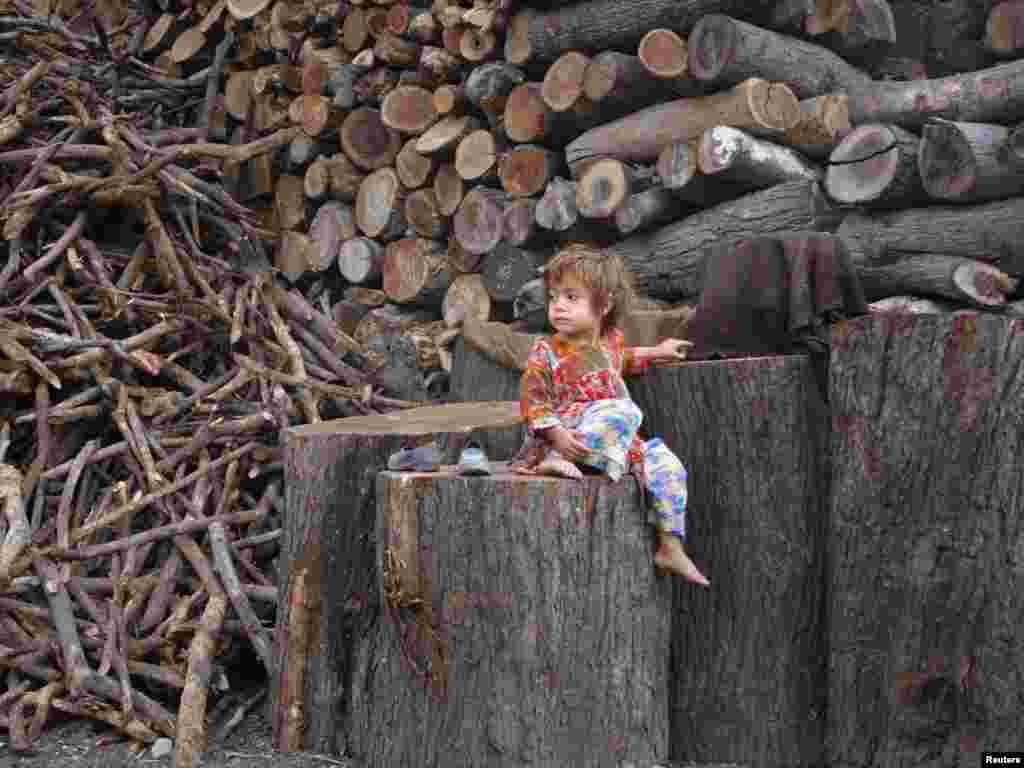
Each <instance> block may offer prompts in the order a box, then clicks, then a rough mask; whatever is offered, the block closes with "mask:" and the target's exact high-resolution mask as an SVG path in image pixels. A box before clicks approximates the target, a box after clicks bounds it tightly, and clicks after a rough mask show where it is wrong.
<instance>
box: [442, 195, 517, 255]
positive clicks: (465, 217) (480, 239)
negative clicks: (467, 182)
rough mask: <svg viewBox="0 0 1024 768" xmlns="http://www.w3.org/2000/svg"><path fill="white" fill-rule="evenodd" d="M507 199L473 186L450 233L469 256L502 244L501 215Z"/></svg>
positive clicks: (458, 212) (485, 251)
mask: <svg viewBox="0 0 1024 768" xmlns="http://www.w3.org/2000/svg"><path fill="white" fill-rule="evenodd" d="M507 201H508V196H507V195H506V194H505V193H504V192H500V191H498V190H495V189H490V188H488V187H474V188H473V189H472V190H470V192H469V194H467V195H466V196H465V197H464V198H463V199H462V203H461V204H460V205H459V210H458V211H456V213H455V217H454V218H453V219H452V232H453V233H454V235H455V238H456V239H457V240H458V241H459V244H460V245H461V246H462V247H463V248H465V249H466V250H467V251H469V252H470V253H476V254H484V253H488V252H489V251H491V250H493V249H494V247H495V246H496V245H497V244H498V243H499V242H501V232H502V214H503V213H504V209H505V204H506V202H507Z"/></svg>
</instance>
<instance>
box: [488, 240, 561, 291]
mask: <svg viewBox="0 0 1024 768" xmlns="http://www.w3.org/2000/svg"><path fill="white" fill-rule="evenodd" d="M546 257H547V254H546V253H545V252H543V251H527V250H524V249H522V248H517V247H515V246H512V245H509V244H508V243H501V244H500V245H499V246H498V247H497V248H495V249H494V250H493V251H491V252H490V253H489V254H487V255H486V256H485V257H484V259H483V261H482V262H481V264H480V278H481V279H482V280H483V283H484V287H485V288H486V289H487V293H489V294H490V296H491V298H492V299H494V300H495V301H496V302H499V303H505V302H511V301H514V300H515V298H516V295H517V294H518V293H519V289H520V288H522V287H523V286H524V285H525V284H526V283H528V282H529V281H530V280H533V279H534V278H536V277H537V269H538V268H539V267H542V266H544V262H545V261H546V260H547V259H546Z"/></svg>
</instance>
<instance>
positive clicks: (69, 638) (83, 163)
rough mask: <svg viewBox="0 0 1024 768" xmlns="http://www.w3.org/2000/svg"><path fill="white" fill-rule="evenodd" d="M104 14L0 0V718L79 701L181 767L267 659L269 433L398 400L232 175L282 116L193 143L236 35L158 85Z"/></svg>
mask: <svg viewBox="0 0 1024 768" xmlns="http://www.w3.org/2000/svg"><path fill="white" fill-rule="evenodd" d="M102 6H103V3H102V2H100V3H91V4H87V3H83V4H82V6H81V9H80V10H79V12H78V13H77V14H76V15H75V16H73V17H72V18H61V16H59V15H51V16H46V15H45V14H40V9H38V8H34V7H32V6H31V5H29V4H28V3H25V2H22V1H21V0H15V2H14V3H0V61H3V62H5V63H3V64H0V82H5V83H11V85H9V86H8V87H6V88H5V89H3V90H0V220H2V225H3V240H2V242H0V266H2V268H0V506H2V509H3V515H2V522H0V540H2V543H0V667H2V668H3V670H4V672H5V675H6V678H5V685H4V687H3V689H2V691H0V726H2V727H4V728H7V729H9V732H10V744H11V746H12V747H13V748H14V749H16V750H25V749H28V748H30V746H31V744H32V741H33V739H34V738H36V737H37V736H38V735H39V733H40V732H41V730H42V729H43V728H44V727H46V725H47V723H48V722H50V721H51V719H52V718H53V717H55V716H56V715H57V714H58V713H63V714H66V715H72V716H77V717H86V718H91V719H94V720H98V721H102V722H104V723H107V724H109V725H110V726H112V727H113V728H114V729H116V730H117V731H119V732H120V733H122V734H125V735H126V736H128V737H130V738H131V739H133V740H135V741H136V742H138V743H139V744H146V743H150V742H153V741H154V740H156V739H158V738H160V737H162V736H163V737H169V738H173V739H175V742H176V746H175V750H176V755H175V757H176V764H178V765H189V764H193V763H195V762H196V761H197V760H198V759H199V757H200V756H201V754H202V752H203V749H204V747H205V741H206V738H207V736H206V732H207V726H206V723H207V721H208V720H212V714H213V713H212V712H211V711H210V710H211V709H212V708H208V706H207V699H208V696H209V695H210V694H209V691H210V690H213V691H224V690H225V689H228V688H230V686H231V681H230V680H229V679H228V676H227V675H226V674H225V672H226V671H230V664H231V662H232V660H236V661H237V660H238V659H239V658H242V657H247V656H248V657H252V656H255V657H256V658H258V660H259V663H261V664H262V665H263V666H264V667H265V668H266V669H267V670H269V668H270V664H271V658H272V653H271V644H272V638H271V633H270V631H269V628H270V627H272V626H273V621H274V614H275V608H276V603H277V591H276V587H275V585H276V583H277V574H276V572H275V562H276V558H277V550H278V547H279V544H278V540H279V536H280V514H281V509H282V464H281V436H282V434H283V429H284V428H286V427H289V426H294V425H298V424H305V423H313V422H317V421H320V420H322V419H325V418H334V417H338V416H348V415H356V414H367V413H379V412H382V411H387V410H391V409H394V408H399V407H405V406H408V405H410V403H406V402H404V401H399V400H394V399H390V398H387V397H384V396H382V395H381V393H380V389H379V387H377V386H376V385H375V383H374V382H375V380H374V376H373V375H372V374H371V373H369V372H368V371H367V366H366V358H365V356H364V355H363V354H362V353H361V352H360V347H359V345H358V344H357V343H356V342H355V341H354V340H353V339H352V338H350V337H348V336H347V335H346V334H345V333H343V332H342V331H340V330H339V329H338V327H337V325H336V324H335V323H334V322H333V320H331V319H330V318H329V317H328V316H327V315H326V314H325V313H324V312H323V311H322V308H321V307H317V306H316V303H317V301H316V294H315V291H312V292H311V291H306V292H305V295H304V294H303V293H301V292H300V291H298V290H296V289H295V288H293V287H291V286H288V285H286V284H283V283H280V282H279V279H278V277H277V275H276V274H275V273H274V271H273V270H272V269H271V268H270V264H269V260H268V257H267V253H266V251H267V248H268V246H270V245H271V244H272V240H273V238H274V236H275V233H274V232H269V231H267V230H263V229H261V228H260V226H259V225H258V222H257V220H256V217H255V216H254V214H253V213H252V212H251V211H250V210H248V209H247V208H245V207H243V206H242V205H240V204H239V203H238V202H237V201H236V199H235V198H233V197H232V196H231V195H230V194H228V193H226V192H225V189H224V185H223V184H222V175H223V173H224V168H225V166H230V165H231V164H232V163H234V164H239V163H242V162H244V161H246V160H248V159H250V158H253V157H256V156H258V155H260V154H263V153H266V152H269V151H271V150H272V149H273V148H274V147H276V146H279V145H281V144H283V143H286V142H288V141H290V140H291V139H292V138H294V137H295V135H296V134H297V132H298V131H299V129H298V128H283V129H278V130H275V131H271V132H267V133H266V135H262V136H257V137H255V138H254V139H253V140H252V141H249V142H247V143H244V144H238V145H234V146H229V145H227V144H224V143H218V142H217V141H211V140H209V139H210V138H211V137H210V125H209V120H208V118H209V115H210V112H211V110H210V109H209V104H210V101H211V96H210V94H211V93H212V92H213V91H212V89H211V90H206V84H207V83H208V82H211V83H215V82H217V81H218V79H219V78H218V77H216V76H214V75H216V70H217V68H218V67H220V66H222V64H223V59H224V52H225V50H226V49H227V47H228V45H229V44H230V40H226V41H225V42H224V43H222V44H221V45H220V46H218V49H217V56H216V60H215V61H214V62H213V63H212V64H210V65H209V66H207V67H205V68H203V69H201V70H198V71H196V72H194V73H191V74H190V75H188V76H187V77H185V78H170V77H167V76H165V75H162V74H160V72H159V71H158V70H156V69H155V68H153V67H151V66H148V65H146V64H144V63H143V62H142V61H140V60H139V59H137V58H136V57H135V56H134V55H133V54H132V45H133V44H137V42H138V39H139V36H140V32H145V25H141V26H140V24H139V22H140V21H141V20H143V19H144V14H145V9H128V10H136V11H137V13H131V14H125V15H126V20H125V21H124V23H122V24H120V25H118V26H116V27H115V26H112V25H111V24H109V23H108V22H107V20H106V19H107V18H108V17H104V16H101V14H100V12H99V10H97V9H98V8H101V7H102ZM122 10H125V9H122ZM133 41H135V42H134V43H133ZM311 296H312V297H313V298H312V299H311V298H310V297H311ZM261 695H262V693H258V694H257V695H256V696H254V697H249V698H247V699H246V700H245V701H242V702H241V703H240V706H241V707H242V708H243V709H245V708H248V707H251V706H253V705H255V703H256V702H257V701H258V699H259V697H260V696H261ZM222 701H223V702H227V701H230V698H229V697H222ZM235 703H239V701H238V700H237V699H235ZM235 720H237V718H235Z"/></svg>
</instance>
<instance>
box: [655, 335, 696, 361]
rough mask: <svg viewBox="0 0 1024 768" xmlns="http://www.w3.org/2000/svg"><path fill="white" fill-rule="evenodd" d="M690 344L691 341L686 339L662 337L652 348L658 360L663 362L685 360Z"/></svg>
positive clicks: (691, 344) (691, 343)
mask: <svg viewBox="0 0 1024 768" xmlns="http://www.w3.org/2000/svg"><path fill="white" fill-rule="evenodd" d="M692 346H693V342H692V341H686V340H684V339H662V341H661V342H660V343H659V344H658V346H656V347H655V348H654V349H655V354H656V355H657V359H658V360H661V361H664V362H676V361H679V360H685V359H686V355H687V353H688V352H689V348H690V347H692Z"/></svg>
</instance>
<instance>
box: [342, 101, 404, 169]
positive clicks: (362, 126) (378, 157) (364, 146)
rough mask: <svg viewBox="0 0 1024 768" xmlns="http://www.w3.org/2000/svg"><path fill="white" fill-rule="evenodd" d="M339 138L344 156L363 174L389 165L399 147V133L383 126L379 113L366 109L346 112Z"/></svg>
mask: <svg viewBox="0 0 1024 768" xmlns="http://www.w3.org/2000/svg"><path fill="white" fill-rule="evenodd" d="M339 137H340V139H341V147H342V149H344V150H345V154H346V155H348V157H349V159H350V160H351V161H352V162H353V163H355V164H356V165H358V166H359V167H360V168H362V169H363V170H364V171H373V170H376V169H378V168H383V167H385V166H387V165H391V164H392V163H394V161H395V156H396V155H397V154H398V150H400V149H401V148H402V138H401V134H399V133H398V131H396V130H394V129H393V128H389V127H388V126H387V125H385V124H384V121H383V120H382V119H381V114H380V110H377V109H371V108H369V107H360V108H359V109H355V110H353V111H352V112H350V113H349V115H348V117H346V118H345V122H344V123H342V125H341V129H340V132H339Z"/></svg>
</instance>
